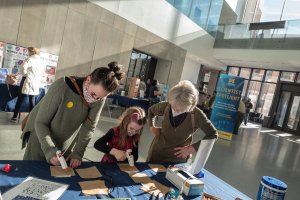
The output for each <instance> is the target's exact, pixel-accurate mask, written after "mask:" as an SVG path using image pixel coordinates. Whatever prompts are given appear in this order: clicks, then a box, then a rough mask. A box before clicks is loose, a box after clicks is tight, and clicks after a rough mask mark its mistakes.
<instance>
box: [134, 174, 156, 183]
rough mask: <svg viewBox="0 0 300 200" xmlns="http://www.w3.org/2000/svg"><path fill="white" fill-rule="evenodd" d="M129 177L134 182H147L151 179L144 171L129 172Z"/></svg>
mask: <svg viewBox="0 0 300 200" xmlns="http://www.w3.org/2000/svg"><path fill="white" fill-rule="evenodd" d="M130 177H131V179H132V180H133V181H134V182H135V183H149V182H151V181H152V179H151V178H150V177H148V176H147V174H145V173H134V174H130Z"/></svg>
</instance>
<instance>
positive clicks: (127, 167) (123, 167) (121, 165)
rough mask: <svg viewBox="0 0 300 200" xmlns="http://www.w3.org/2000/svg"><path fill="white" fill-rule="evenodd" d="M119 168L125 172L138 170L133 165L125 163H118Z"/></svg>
mask: <svg viewBox="0 0 300 200" xmlns="http://www.w3.org/2000/svg"><path fill="white" fill-rule="evenodd" d="M118 166H119V168H120V169H121V171H123V172H126V173H136V172H139V170H138V169H137V168H136V167H135V166H130V165H129V164H127V163H118Z"/></svg>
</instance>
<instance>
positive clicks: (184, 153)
mask: <svg viewBox="0 0 300 200" xmlns="http://www.w3.org/2000/svg"><path fill="white" fill-rule="evenodd" d="M174 150H175V151H176V152H175V153H174V155H176V156H177V157H178V158H184V159H186V158H187V157H188V156H189V155H190V154H193V153H195V152H196V151H195V149H194V147H193V146H192V145H188V146H184V147H176V148H174Z"/></svg>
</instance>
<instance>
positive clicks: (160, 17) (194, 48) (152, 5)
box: [90, 0, 225, 70]
mask: <svg viewBox="0 0 300 200" xmlns="http://www.w3.org/2000/svg"><path fill="white" fill-rule="evenodd" d="M90 1H91V2H94V3H95V4H98V5H100V6H101V7H103V8H106V9H108V10H110V11H111V12H113V13H116V14H118V15H119V16H122V17H123V18H125V19H127V20H129V21H131V22H133V23H135V24H137V25H138V26H140V27H143V28H144V29H147V30H149V31H150V32H152V33H154V34H156V35H158V36H159V37H161V38H163V39H165V40H168V41H170V42H172V43H173V44H175V45H177V46H180V47H181V48H183V49H185V50H186V51H187V52H189V53H191V54H194V55H195V56H197V57H198V58H200V59H201V60H202V64H204V65H209V66H210V67H216V66H217V68H218V69H223V70H224V69H225V66H224V65H223V64H222V63H220V62H219V61H217V60H216V59H215V58H214V57H213V56H212V55H213V45H214V38H213V37H212V36H211V35H209V34H208V33H207V32H206V31H205V30H204V29H202V28H201V27H200V26H198V25H197V24H196V23H195V22H193V21H192V20H191V19H189V18H188V17H187V16H185V15H184V14H182V13H181V12H179V11H178V10H177V9H176V8H174V7H173V6H172V5H170V4H169V3H168V2H167V1H165V0H130V1H123V0H113V1H107V0H90Z"/></svg>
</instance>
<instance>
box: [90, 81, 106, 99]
mask: <svg viewBox="0 0 300 200" xmlns="http://www.w3.org/2000/svg"><path fill="white" fill-rule="evenodd" d="M89 92H90V95H91V97H93V98H94V99H95V100H100V99H102V98H104V97H106V96H107V95H109V92H107V91H106V90H105V89H104V88H103V86H102V85H100V84H90V86H89Z"/></svg>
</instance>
